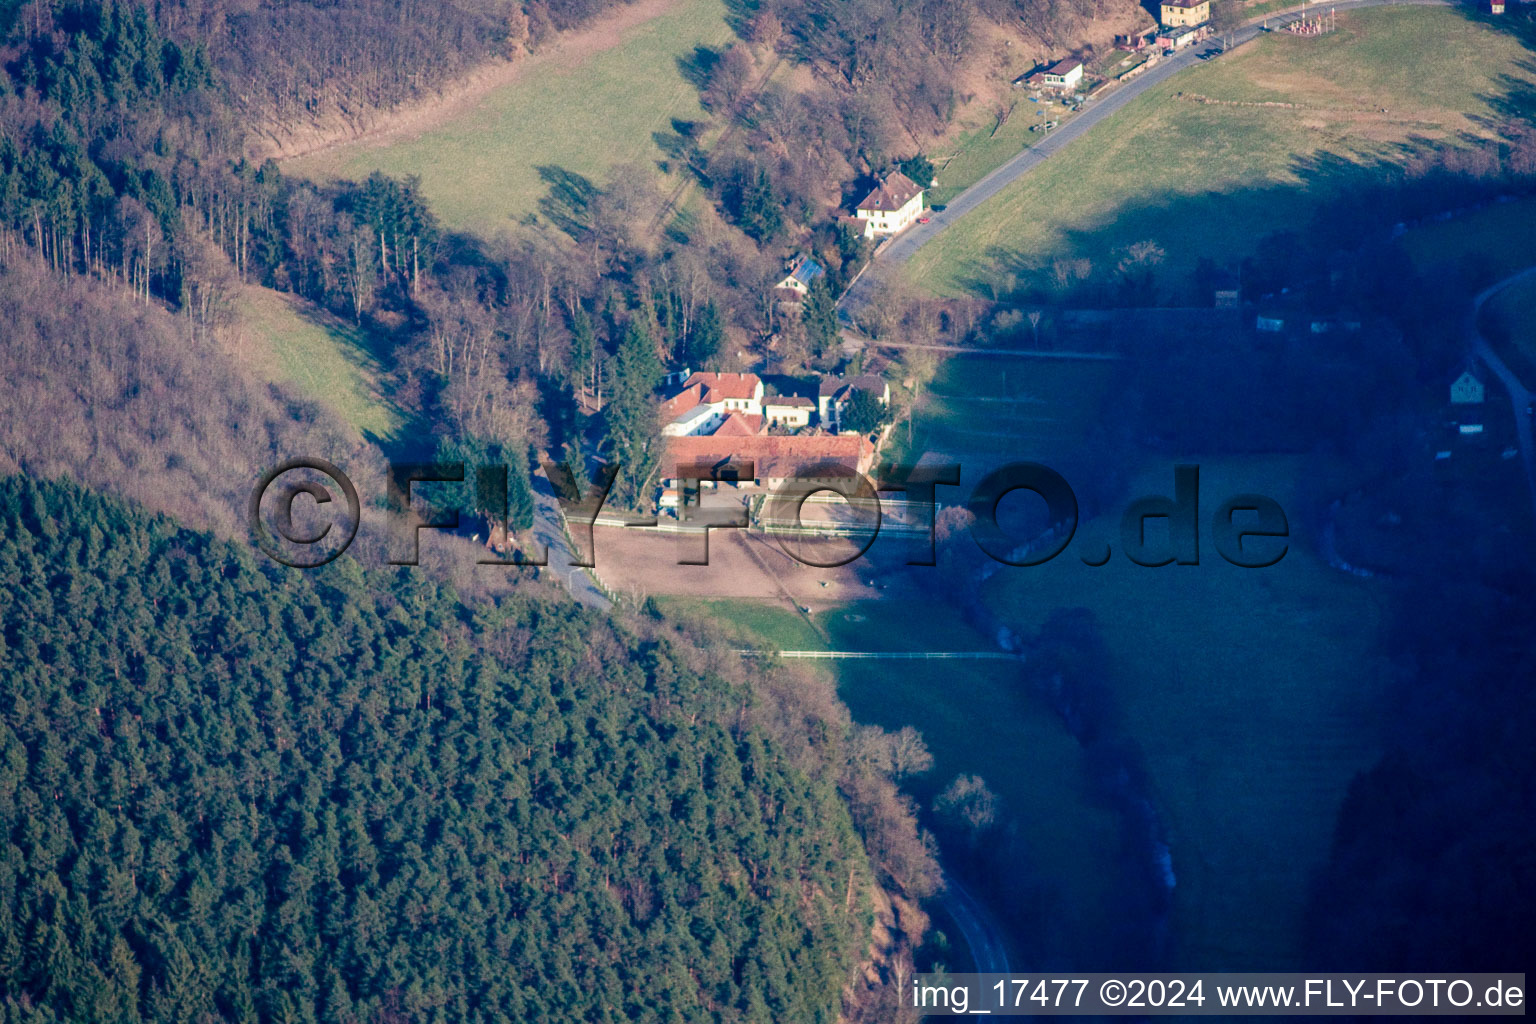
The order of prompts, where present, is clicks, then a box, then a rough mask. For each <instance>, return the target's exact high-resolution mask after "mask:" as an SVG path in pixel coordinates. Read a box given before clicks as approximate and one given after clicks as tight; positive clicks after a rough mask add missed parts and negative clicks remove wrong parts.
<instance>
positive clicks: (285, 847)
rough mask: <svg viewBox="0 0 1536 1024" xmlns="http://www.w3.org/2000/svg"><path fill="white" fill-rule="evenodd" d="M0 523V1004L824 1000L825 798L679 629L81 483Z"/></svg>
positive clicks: (853, 862)
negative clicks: (492, 591)
mask: <svg viewBox="0 0 1536 1024" xmlns="http://www.w3.org/2000/svg"><path fill="white" fill-rule="evenodd" d="M0 518H3V531H4V535H5V537H6V543H5V545H3V547H0V575H3V585H0V622H3V623H4V633H3V635H0V678H3V679H4V681H5V682H4V691H3V699H0V700H3V707H0V906H3V910H0V1006H3V1010H0V1013H3V1015H4V1017H5V1019H7V1020H17V1021H20V1020H28V1021H40V1020H158V1021H177V1022H186V1021H198V1020H206V1019H228V1020H251V1021H258V1020H259V1021H337V1022H344V1021H392V1020H419V1021H438V1020H440V1021H523V1020H578V1019H580V1020H654V1021H718V1020H735V1021H762V1022H769V1021H785V1020H794V1021H828V1022H830V1021H832V1020H833V1019H834V1018H835V1017H836V1014H837V1011H838V1008H839V1003H840V998H841V994H842V990H843V987H844V985H845V984H846V983H847V982H848V981H849V969H850V966H851V964H852V957H853V956H854V955H855V954H856V953H858V952H861V951H862V950H860V949H858V948H857V947H859V946H860V945H861V944H862V943H863V942H865V941H867V939H866V938H865V937H866V936H867V929H868V923H869V916H868V906H867V902H866V898H865V897H864V896H863V895H861V888H862V887H860V888H859V889H855V888H854V887H852V886H850V880H851V878H852V876H850V874H849V871H850V868H853V869H854V870H855V871H856V872H859V873H867V871H868V867H867V861H865V860H864V857H863V853H862V851H861V848H860V843H859V839H858V837H857V835H856V834H855V832H854V830H853V828H852V825H851V823H850V819H849V814H848V811H847V808H846V806H845V805H844V804H842V803H841V802H840V800H839V798H838V795H837V791H836V787H835V784H834V782H833V781H832V780H831V779H828V778H826V777H816V776H813V775H808V774H807V773H806V772H805V771H804V770H802V768H800V767H798V766H796V765H795V764H794V763H792V762H791V760H790V757H789V755H788V754H787V752H786V751H785V749H784V748H782V747H781V746H780V745H778V744H776V743H775V742H774V741H772V740H771V739H769V738H768V737H767V736H766V735H765V734H764V732H763V731H762V730H761V729H759V728H756V727H752V726H750V725H748V726H742V725H740V724H738V723H740V722H741V721H742V708H743V706H744V705H745V704H747V703H750V696H749V695H748V694H746V693H744V692H742V690H741V689H740V687H738V686H733V685H731V684H729V683H727V682H725V681H724V680H723V679H721V678H719V677H718V676H714V675H712V674H710V673H709V672H707V671H702V672H701V671H699V667H698V666H697V665H696V664H690V663H689V662H688V661H687V659H686V658H685V657H684V656H683V654H682V652H681V651H679V650H678V649H675V648H674V647H673V646H672V645H671V644H670V643H669V642H668V641H666V640H665V639H663V638H660V637H656V636H650V637H648V636H642V635H638V634H633V633H628V632H626V631H625V630H624V629H623V628H622V627H618V626H615V625H613V624H611V623H609V622H607V621H604V620H601V619H599V618H596V617H594V616H592V615H590V614H587V613H583V612H580V611H577V610H576V609H574V608H560V607H557V606H553V605H549V604H544V603H538V602H529V603H517V602H513V603H508V604H506V605H505V606H503V607H500V608H498V609H495V610H489V609H488V610H484V611H481V612H471V611H469V610H468V609H466V607H465V606H463V605H461V604H458V603H457V602H455V601H454V600H453V599H452V597H451V595H449V594H447V593H445V592H443V591H441V590H439V589H438V588H437V587H435V586H434V585H432V584H431V583H429V582H426V581H425V580H424V579H423V578H422V577H420V576H413V575H407V574H402V575H399V576H394V577H392V578H389V579H387V580H375V579H371V578H368V577H366V576H365V575H364V574H362V573H361V572H360V571H359V570H358V569H357V567H356V565H355V563H351V562H343V563H340V564H338V565H337V566H336V567H335V571H328V572H326V573H325V574H323V575H320V576H306V575H299V574H285V573H282V572H279V571H276V570H274V569H273V568H271V567H269V566H265V565H258V564H257V563H256V561H255V559H254V557H253V556H252V555H251V553H249V552H248V551H247V550H245V549H243V548H238V547H235V546H232V545H230V544H227V543H224V542H221V541H216V540H214V539H212V538H210V537H209V536H208V535H205V534H200V533H194V532H189V531H187V530H185V529H181V528H178V527H177V526H176V525H174V523H172V522H171V521H169V520H167V519H164V518H157V517H151V516H149V515H146V514H144V513H141V512H138V511H135V510H133V509H131V508H129V507H126V506H124V505H122V504H120V503H118V502H116V501H112V500H107V499H102V498H98V497H96V496H93V495H91V494H90V493H89V492H86V491H83V490H81V489H79V488H78V487H76V486H74V485H71V484H62V483H61V484H39V483H35V482H32V481H28V480H25V479H22V478H17V477H11V478H6V479H5V480H4V481H3V482H0ZM860 865H863V867H860Z"/></svg>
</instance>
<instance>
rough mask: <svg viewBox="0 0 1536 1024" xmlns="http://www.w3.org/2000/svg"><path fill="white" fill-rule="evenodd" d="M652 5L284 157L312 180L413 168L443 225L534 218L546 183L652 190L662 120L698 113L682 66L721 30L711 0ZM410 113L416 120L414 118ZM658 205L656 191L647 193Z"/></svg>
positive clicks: (725, 29) (715, 1) (716, 43)
mask: <svg viewBox="0 0 1536 1024" xmlns="http://www.w3.org/2000/svg"><path fill="white" fill-rule="evenodd" d="M650 6H652V7H654V8H655V9H656V10H657V13H656V14H655V15H654V16H652V17H649V18H647V19H644V20H642V21H640V22H639V23H638V24H635V25H632V26H630V27H628V28H626V29H625V30H624V31H623V32H619V33H612V34H609V35H599V36H598V38H597V40H596V41H595V42H592V43H589V44H584V45H574V46H573V45H571V44H556V45H555V47H554V48H553V49H552V50H551V51H550V52H548V53H544V54H537V55H534V56H532V57H528V58H526V59H525V60H524V62H523V65H522V66H521V67H520V68H519V69H518V71H517V73H516V74H515V75H514V76H512V77H511V79H510V80H509V81H508V82H507V83H506V84H503V85H501V86H499V87H497V88H494V89H492V90H490V91H489V92H487V93H486V94H485V95H483V96H481V97H480V98H479V99H478V100H476V101H475V102H473V103H471V104H468V105H465V106H464V107H463V108H462V109H461V108H460V107H458V106H454V105H447V106H445V108H444V110H445V116H444V117H442V118H441V119H439V120H437V121H436V122H435V123H430V122H429V123H426V124H416V122H414V121H413V128H412V130H410V131H396V132H390V133H386V134H385V135H383V136H382V137H380V138H374V139H364V140H360V141H357V142H353V143H349V144H346V145H341V146H336V147H332V148H329V149H327V150H325V151H323V152H318V153H315V154H312V155H309V156H304V157H298V158H296V159H293V160H290V161H287V162H285V164H284V170H285V171H287V172H289V173H293V174H299V175H303V176H307V177H312V178H317V179H337V178H343V179H352V180H358V179H362V178H364V177H367V175H368V174H369V173H371V172H373V171H382V172H384V173H385V174H389V175H393V176H396V177H403V176H406V175H416V176H417V177H419V178H420V179H421V185H422V190H423V192H424V193H425V195H426V197H427V199H428V201H429V202H430V203H431V205H432V209H433V210H434V212H436V214H437V215H438V216H439V217H440V218H441V219H442V220H443V222H444V223H445V224H447V225H448V226H449V227H451V228H455V229H458V230H463V231H474V232H481V233H491V234H494V233H497V232H499V231H502V230H505V229H509V228H512V227H514V226H515V225H517V224H519V223H525V222H527V220H528V218H531V217H537V216H538V215H539V214H538V211H539V206H540V200H542V199H543V198H545V197H546V196H547V195H548V194H549V193H550V190H551V187H552V186H553V185H555V184H556V183H558V182H567V183H569V182H573V181H574V182H584V183H587V184H590V185H594V186H596V187H603V186H606V185H608V184H609V183H610V180H611V179H612V176H613V175H614V173H615V172H616V171H619V170H621V169H622V170H623V171H624V172H625V173H635V174H639V175H642V176H643V180H642V181H641V182H640V184H641V185H642V186H647V187H649V186H654V187H657V188H660V187H661V184H662V182H663V179H664V178H665V177H666V176H665V175H663V174H662V172H661V170H660V168H659V166H658V165H659V163H660V162H661V161H662V160H663V159H664V156H665V154H664V153H663V151H662V148H661V140H662V139H664V138H665V137H666V136H667V135H669V134H671V133H672V132H673V127H672V125H673V122H674V121H694V120H698V119H700V118H702V117H703V110H702V109H701V108H700V106H699V97H698V88H697V86H696V85H695V84H694V83H692V82H690V81H689V79H688V77H687V73H686V71H685V69H687V68H689V67H690V66H691V62H695V61H696V59H697V55H698V52H699V48H706V49H709V50H718V49H719V48H721V47H722V46H724V45H725V44H727V43H728V42H729V41H730V39H731V38H732V36H731V30H730V28H729V26H728V24H727V22H726V8H725V5H724V4H723V3H722V2H721V0H670V2H660V3H653V4H651V5H650ZM416 121H420V119H416ZM658 205H659V200H658Z"/></svg>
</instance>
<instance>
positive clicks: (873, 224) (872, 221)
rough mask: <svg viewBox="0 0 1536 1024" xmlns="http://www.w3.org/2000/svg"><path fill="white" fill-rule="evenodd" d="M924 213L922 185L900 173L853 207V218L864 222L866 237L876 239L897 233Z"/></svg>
mask: <svg viewBox="0 0 1536 1024" xmlns="http://www.w3.org/2000/svg"><path fill="white" fill-rule="evenodd" d="M922 212H923V189H922V186H920V185H918V184H917V183H916V182H915V181H913V180H912V179H911V178H909V177H907V176H906V175H905V174H902V173H901V172H900V171H897V172H895V173H894V174H892V175H890V176H889V177H887V178H883V179H881V180H880V181H879V182H878V183H877V184H876V185H875V190H874V191H873V192H871V193H870V194H869V195H867V196H865V197H864V199H863V201H862V202H860V203H859V205H858V206H857V207H855V208H854V217H855V218H856V219H857V220H859V221H861V222H862V223H863V225H864V237H865V238H874V237H875V236H876V235H894V234H896V232H898V231H901V230H902V229H904V228H906V227H907V226H908V225H910V224H911V223H912V222H913V221H915V220H917V218H918V217H919V216H920V215H921V214H922Z"/></svg>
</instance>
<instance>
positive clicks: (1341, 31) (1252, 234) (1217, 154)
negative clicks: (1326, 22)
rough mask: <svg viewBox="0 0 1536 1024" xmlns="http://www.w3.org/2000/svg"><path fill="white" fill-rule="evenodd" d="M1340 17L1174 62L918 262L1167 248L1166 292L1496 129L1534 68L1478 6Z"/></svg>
mask: <svg viewBox="0 0 1536 1024" xmlns="http://www.w3.org/2000/svg"><path fill="white" fill-rule="evenodd" d="M1338 26H1339V27H1338V31H1337V32H1335V33H1332V34H1330V35H1325V36H1320V37H1312V38H1303V37H1300V36H1295V35H1291V34H1289V33H1285V32H1276V33H1273V34H1271V35H1267V36H1264V37H1262V38H1261V39H1259V40H1258V41H1256V42H1254V43H1252V44H1249V45H1248V46H1245V47H1242V48H1240V49H1238V50H1236V51H1233V52H1232V53H1230V54H1227V55H1224V56H1222V57H1220V58H1219V59H1216V60H1213V61H1210V62H1207V63H1205V64H1203V65H1201V66H1199V67H1196V68H1192V69H1190V70H1188V71H1185V72H1182V73H1181V74H1179V75H1177V76H1175V77H1174V78H1173V79H1171V80H1170V81H1168V82H1166V83H1163V84H1162V85H1160V86H1158V87H1157V88H1155V89H1152V90H1150V91H1149V92H1148V93H1146V94H1145V95H1143V96H1141V97H1139V98H1138V99H1137V100H1135V101H1134V102H1133V103H1131V104H1130V105H1128V106H1127V107H1126V108H1125V109H1124V110H1122V111H1119V112H1118V113H1116V114H1115V115H1114V116H1113V117H1111V118H1109V119H1108V120H1106V122H1105V123H1104V124H1103V125H1101V126H1099V127H1098V128H1096V129H1095V130H1094V133H1093V144H1091V145H1089V144H1083V143H1079V144H1077V145H1073V146H1069V147H1067V149H1065V150H1064V151H1063V152H1061V153H1059V154H1056V155H1055V156H1054V157H1053V158H1052V159H1051V160H1050V161H1048V163H1047V164H1046V165H1044V166H1042V167H1040V168H1038V169H1037V170H1035V171H1032V172H1031V173H1029V174H1027V175H1025V176H1024V177H1022V178H1020V179H1019V180H1017V181H1016V182H1014V183H1013V184H1012V185H1010V186H1009V187H1008V188H1007V189H1005V190H1004V191H1003V192H1002V193H1001V194H999V195H998V196H996V197H994V198H993V199H991V200H990V201H989V202H987V203H985V204H983V205H982V206H981V207H979V208H978V209H976V210H974V211H972V212H971V213H970V214H968V215H967V216H966V217H964V218H962V219H961V220H960V221H959V222H957V223H956V224H955V225H953V226H952V227H951V228H950V229H949V230H947V231H945V232H944V233H943V234H941V235H939V236H938V237H937V238H935V239H934V240H933V241H932V242H930V243H929V244H928V245H927V246H925V247H924V248H923V249H922V250H920V251H919V252H918V253H917V255H916V256H915V257H914V258H913V259H912V261H911V262H910V263H909V264H908V265H907V266H906V268H905V276H906V277H907V279H908V280H909V281H911V282H912V283H913V284H914V285H916V286H920V287H923V288H926V289H927V290H929V291H932V292H934V293H937V294H940V295H962V294H968V293H977V294H983V295H987V296H989V297H990V296H991V295H992V294H994V293H995V292H996V290H997V288H998V282H999V281H1000V280H1002V281H1008V282H1014V283H1016V286H1019V287H1022V286H1033V287H1037V288H1040V289H1042V290H1044V291H1046V292H1051V291H1052V290H1053V286H1052V282H1051V275H1050V266H1051V263H1052V261H1053V260H1056V259H1058V258H1063V259H1087V260H1089V261H1090V262H1091V264H1092V266H1093V269H1094V271H1095V272H1096V273H1102V272H1104V271H1106V270H1113V269H1114V268H1115V267H1116V265H1117V263H1118V261H1119V260H1120V259H1122V258H1123V257H1124V256H1125V254H1126V251H1127V250H1128V248H1129V247H1130V246H1132V245H1134V244H1136V243H1138V242H1144V241H1150V242H1153V243H1155V244H1156V246H1157V247H1158V248H1159V249H1160V250H1161V252H1162V254H1163V258H1162V262H1161V265H1160V266H1158V267H1157V279H1158V286H1159V295H1158V298H1159V299H1160V300H1162V301H1172V302H1178V301H1185V300H1188V299H1189V298H1190V294H1189V293H1190V291H1191V288H1192V283H1191V277H1192V272H1193V270H1194V268H1195V266H1196V265H1197V263H1198V261H1199V259H1200V258H1201V257H1208V258H1210V259H1213V260H1215V261H1217V262H1218V263H1225V264H1228V265H1231V264H1235V263H1236V262H1237V261H1239V260H1240V259H1241V258H1243V257H1244V256H1246V255H1248V254H1250V253H1251V252H1252V251H1253V247H1254V244H1255V243H1256V241H1257V240H1258V239H1259V238H1261V237H1263V236H1264V235H1265V234H1267V233H1269V232H1272V231H1277V230H1283V229H1289V230H1297V229H1303V228H1306V229H1311V230H1326V229H1327V225H1318V224H1314V223H1313V217H1314V214H1315V213H1316V212H1317V211H1318V210H1319V209H1320V208H1321V207H1322V206H1324V205H1325V204H1328V203H1330V202H1336V201H1338V200H1339V199H1341V198H1342V197H1345V196H1351V195H1358V194H1361V193H1362V192H1363V191H1367V190H1369V189H1371V188H1373V187H1374V188H1380V187H1381V185H1382V183H1383V182H1390V181H1392V180H1393V178H1394V177H1395V176H1396V175H1397V174H1399V173H1400V168H1401V166H1402V164H1403V162H1404V161H1405V160H1406V159H1407V158H1408V157H1409V156H1410V155H1411V154H1412V153H1413V152H1415V151H1417V150H1420V149H1422V148H1424V147H1426V146H1428V145H1430V144H1433V143H1444V142H1454V141H1459V140H1465V139H1469V138H1486V137H1489V136H1490V135H1491V134H1492V133H1493V132H1494V131H1495V130H1496V126H1497V125H1498V124H1499V123H1500V122H1501V121H1502V120H1503V119H1504V118H1505V117H1507V116H1508V115H1509V113H1510V109H1511V103H1512V102H1513V97H1515V96H1516V95H1517V94H1523V93H1525V92H1526V91H1528V90H1529V89H1530V88H1532V83H1533V81H1536V69H1533V65H1532V62H1531V60H1530V54H1529V51H1528V50H1527V49H1526V48H1525V46H1524V45H1523V44H1522V42H1521V40H1520V39H1518V38H1516V37H1515V36H1513V35H1510V34H1505V33H1502V32H1500V31H1497V30H1495V29H1494V28H1492V27H1490V26H1489V25H1488V24H1486V23H1484V22H1482V21H1479V20H1476V19H1475V18H1474V17H1472V16H1469V15H1468V14H1467V13H1465V12H1462V11H1460V10H1454V9H1441V8H1424V7H1420V8H1383V9H1375V10H1365V11H1355V12H1350V13H1347V14H1341V15H1339V18H1338Z"/></svg>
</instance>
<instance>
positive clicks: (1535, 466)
mask: <svg viewBox="0 0 1536 1024" xmlns="http://www.w3.org/2000/svg"><path fill="white" fill-rule="evenodd" d="M1530 277H1536V267H1526V268H1525V269H1524V270H1521V271H1518V272H1516V273H1513V274H1511V275H1509V276H1508V277H1506V278H1505V279H1504V280H1502V281H1496V282H1494V283H1493V284H1491V285H1489V286H1488V287H1487V288H1484V289H1483V290H1482V291H1480V292H1478V293H1477V297H1476V298H1474V299H1473V300H1472V312H1471V314H1470V315H1469V316H1468V318H1467V333H1468V336H1469V339H1470V341H1471V343H1472V351H1473V353H1474V354H1476V356H1477V358H1479V359H1481V360H1482V361H1483V362H1484V363H1486V364H1487V365H1488V368H1489V369H1490V370H1492V371H1493V373H1494V376H1496V377H1498V378H1499V381H1500V382H1501V383H1503V385H1504V390H1505V391H1508V392H1509V402H1510V405H1512V406H1513V407H1514V414H1515V433H1516V434H1517V436H1518V437H1519V438H1520V457H1521V459H1522V460H1523V461H1524V462H1525V481H1526V484H1527V485H1528V486H1529V487H1530V489H1531V508H1532V511H1533V512H1536V449H1533V448H1532V445H1531V434H1532V430H1531V415H1532V411H1533V410H1532V403H1536V394H1532V393H1531V392H1530V391H1529V390H1527V389H1526V387H1525V385H1524V384H1522V383H1521V382H1520V378H1519V377H1517V376H1515V371H1513V370H1511V369H1510V368H1509V367H1508V366H1506V365H1505V364H1504V360H1502V359H1500V358H1499V354H1498V353H1497V352H1495V351H1494V350H1493V346H1492V345H1490V344H1488V339H1487V338H1485V337H1483V334H1482V332H1481V331H1479V330H1478V329H1477V318H1478V315H1479V314H1481V313H1482V311H1483V306H1484V305H1486V304H1487V302H1488V300H1489V299H1491V298H1493V297H1494V296H1495V295H1497V294H1498V293H1499V292H1501V291H1503V290H1504V289H1505V288H1508V287H1509V286H1510V285H1512V284H1519V283H1520V282H1521V281H1524V280H1526V279H1527V278H1530Z"/></svg>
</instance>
